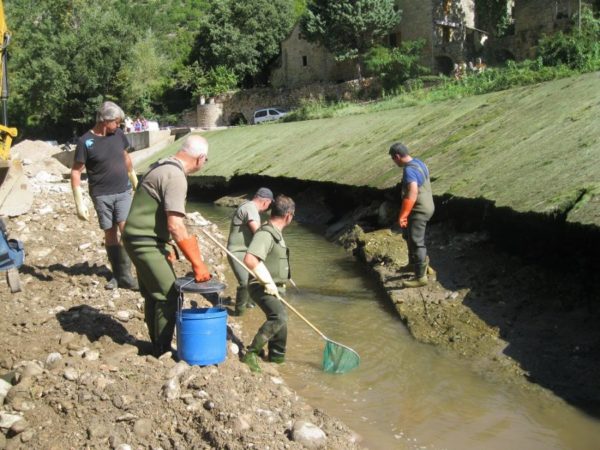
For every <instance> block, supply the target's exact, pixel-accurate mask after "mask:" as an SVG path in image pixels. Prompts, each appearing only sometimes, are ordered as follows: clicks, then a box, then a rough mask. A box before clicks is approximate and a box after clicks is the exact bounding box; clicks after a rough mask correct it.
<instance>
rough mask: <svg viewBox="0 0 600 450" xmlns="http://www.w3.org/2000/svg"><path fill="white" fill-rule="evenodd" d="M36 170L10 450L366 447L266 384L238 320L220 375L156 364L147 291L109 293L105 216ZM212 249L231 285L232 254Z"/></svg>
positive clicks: (40, 167)
mask: <svg viewBox="0 0 600 450" xmlns="http://www.w3.org/2000/svg"><path fill="white" fill-rule="evenodd" d="M27 145H30V146H31V149H32V150H33V149H34V148H35V147H36V145H33V144H31V143H29V144H27ZM39 145H41V143H40V144H39ZM39 145H38V147H39ZM45 150H47V151H48V152H49V153H51V151H50V150H49V149H47V148H45ZM36 152H38V153H39V149H38V150H36ZM46 156H47V155H46ZM26 168H27V169H28V172H29V173H30V174H31V175H35V178H32V179H31V183H32V188H33V189H34V192H35V200H34V204H33V208H32V209H31V211H30V212H29V213H27V214H24V215H22V216H19V217H16V218H13V219H10V220H9V221H8V228H9V231H10V234H11V235H12V237H15V238H18V239H21V240H22V241H24V244H25V249H26V255H27V256H26V264H25V265H24V266H23V267H22V268H21V270H20V280H21V283H22V286H23V291H22V292H20V293H16V294H10V293H9V289H8V285H7V284H6V282H5V281H4V277H2V280H3V281H2V282H1V283H0V292H1V294H0V297H1V298H2V301H1V302H0V316H1V318H0V349H1V350H0V376H1V379H0V429H1V431H2V433H0V449H2V448H6V449H57V450H58V449H61V450H63V449H81V448H90V449H93V448H114V449H120V450H126V449H132V448H135V449H149V448H152V449H165V450H166V449H191V448H194V449H212V448H220V449H248V448H255V449H267V448H270V449H301V448H331V449H352V448H358V444H357V443H356V441H357V440H358V437H357V436H356V435H355V434H354V433H353V432H352V431H351V430H349V429H348V428H347V427H346V426H345V425H344V424H343V423H341V422H340V421H338V420H336V419H335V418H331V417H329V416H328V415H327V414H325V413H324V412H323V411H320V410H315V409H313V408H311V407H310V406H309V405H307V404H306V403H305V402H304V401H303V400H302V399H301V398H299V397H298V396H297V395H296V394H295V393H294V392H293V391H292V390H291V389H290V388H289V387H288V386H287V385H286V383H285V381H284V380H283V379H282V378H281V377H280V376H279V373H278V372H277V370H276V368H275V367H274V366H273V365H271V364H267V363H264V364H263V367H264V371H263V373H262V374H259V375H257V374H252V373H251V372H250V371H249V370H248V368H247V367H246V366H245V365H244V364H242V363H241V362H240V361H239V359H238V355H237V353H238V351H239V347H238V346H237V345H236V344H235V342H240V341H239V340H241V341H246V340H249V339H250V338H251V336H245V335H244V332H243V330H241V328H240V326H239V324H238V323H237V321H236V319H235V318H232V317H229V319H228V323H229V326H230V331H231V336H230V337H231V338H232V340H228V342H227V359H226V361H225V362H224V363H222V364H219V365H218V366H207V367H199V366H192V367H190V366H188V365H187V364H185V363H183V362H180V363H177V362H176V361H175V360H174V359H173V358H171V357H169V355H166V356H163V357H161V358H159V359H156V358H154V357H152V356H149V355H147V354H146V351H147V348H148V345H147V333H146V329H145V324H144V321H143V311H142V308H143V301H142V299H141V297H140V295H139V293H136V292H131V291H125V290H117V291H107V290H105V289H104V284H105V282H106V277H107V275H108V273H109V272H108V269H107V267H106V254H105V251H104V248H103V238H102V233H101V231H100V230H99V228H98V225H97V223H96V221H95V216H94V217H93V219H92V221H91V222H81V221H79V220H78V219H77V217H76V216H75V214H74V207H73V201H72V195H71V193H70V188H69V184H68V182H67V181H66V180H64V179H63V177H62V174H63V173H64V170H62V169H61V168H60V166H57V165H55V161H53V160H52V159H47V158H46V157H39V158H38V157H36V158H33V159H31V160H29V161H28V162H27V166H26ZM208 227H209V229H210V230H211V231H212V233H214V234H218V230H216V229H215V227H214V226H212V225H208ZM201 246H202V248H203V252H204V258H205V260H207V261H208V265H209V267H210V268H211V269H212V270H216V271H217V273H218V276H219V277H221V278H222V277H223V271H224V270H225V269H226V262H225V260H224V258H223V255H221V254H220V253H211V249H212V247H213V246H211V245H202V242H201ZM176 270H177V272H178V274H179V275H184V274H185V273H186V271H187V270H189V264H188V263H186V262H185V261H180V262H178V263H177V266H176ZM230 294H231V292H230V291H227V292H226V293H225V296H227V295H230ZM196 300H199V299H196ZM225 300H226V298H225ZM204 305H205V306H207V305H209V304H208V302H206V301H205V300H204ZM2 400H3V401H2Z"/></svg>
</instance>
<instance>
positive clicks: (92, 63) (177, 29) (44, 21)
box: [5, 0, 205, 139]
mask: <svg viewBox="0 0 600 450" xmlns="http://www.w3.org/2000/svg"><path fill="white" fill-rule="evenodd" d="M204 5H205V1H204V0H161V1H158V0H132V1H129V2H122V1H120V0H104V1H102V2H97V1H94V0H39V1H25V0H7V1H5V13H6V16H7V21H8V25H9V28H10V30H11V32H12V43H11V45H10V47H9V55H10V59H9V62H8V78H9V81H10V87H11V92H10V98H9V120H10V122H11V124H14V125H17V126H18V127H19V131H20V133H19V134H20V136H36V137H47V138H51V137H52V138H57V139H65V138H69V137H71V136H72V135H73V134H77V133H79V132H81V131H82V129H84V128H85V127H88V126H89V125H90V122H93V118H94V110H95V109H96V107H97V106H98V104H99V103H100V102H101V101H102V100H105V99H110V100H114V101H116V102H117V103H119V104H120V105H121V106H122V107H123V109H124V110H125V111H126V112H128V113H129V114H135V113H142V114H146V115H153V114H157V113H159V112H161V111H160V108H159V104H160V97H161V96H162V95H164V92H165V90H167V89H169V87H170V86H172V85H173V82H172V78H173V73H176V72H177V71H178V70H181V68H182V67H183V66H184V63H185V61H186V60H187V58H188V57H189V53H190V50H191V48H192V44H193V42H194V39H195V36H196V34H197V31H198V18H199V16H200V14H201V9H202V8H203V7H204Z"/></svg>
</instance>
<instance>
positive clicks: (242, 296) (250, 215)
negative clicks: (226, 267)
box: [227, 187, 273, 316]
mask: <svg viewBox="0 0 600 450" xmlns="http://www.w3.org/2000/svg"><path fill="white" fill-rule="evenodd" d="M272 201H273V192H271V190H270V189H268V188H265V187H261V188H260V189H259V190H258V191H256V194H254V197H253V198H252V200H249V201H247V202H244V203H242V204H241V205H240V206H239V207H238V208H237V209H236V211H235V213H234V214H233V217H232V219H231V226H230V228H229V239H228V240H227V250H229V251H230V252H231V253H232V254H233V255H234V256H235V258H236V259H237V260H239V261H241V260H243V259H244V256H245V255H246V250H248V246H249V245H250V241H252V237H253V236H254V233H256V231H257V230H258V228H259V227H260V213H261V212H264V211H266V210H267V209H269V207H270V206H271V202H272ZM227 259H228V261H229V264H230V265H231V269H232V270H233V273H234V274H235V277H236V278H237V281H238V288H237V292H236V295H235V315H236V316H241V315H243V314H244V312H245V311H246V308H247V307H249V306H251V305H253V303H251V302H250V294H249V293H248V272H247V271H246V270H245V269H244V268H243V267H242V266H241V265H240V263H239V262H236V260H235V259H234V258H232V257H231V256H227Z"/></svg>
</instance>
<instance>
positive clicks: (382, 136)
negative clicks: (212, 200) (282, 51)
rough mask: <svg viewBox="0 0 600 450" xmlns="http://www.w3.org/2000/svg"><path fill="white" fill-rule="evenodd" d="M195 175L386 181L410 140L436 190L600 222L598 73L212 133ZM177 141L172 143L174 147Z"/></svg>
mask: <svg viewBox="0 0 600 450" xmlns="http://www.w3.org/2000/svg"><path fill="white" fill-rule="evenodd" d="M206 136H207V138H208V140H209V142H210V145H211V149H210V162H209V163H208V164H207V165H206V166H205V168H204V169H203V170H202V172H200V173H199V174H198V175H197V176H207V175H210V176H223V177H226V178H230V177H233V176H235V175H242V174H259V175H265V176H269V177H288V178H296V179H304V180H314V181H326V182H335V183H339V184H343V185H344V184H345V185H357V186H370V187H375V188H380V189H385V188H389V187H391V186H393V185H394V184H396V183H397V182H398V181H399V179H400V170H399V169H398V168H397V167H395V166H394V165H393V164H392V162H391V160H390V158H389V156H388V153H387V152H388V148H389V145H390V144H391V143H392V142H394V141H402V142H404V143H406V144H407V145H408V146H409V147H410V148H411V149H412V150H413V154H414V156H417V157H419V158H421V159H423V160H424V161H425V162H426V163H427V164H428V165H429V167H430V169H431V173H432V177H433V190H434V194H436V195H444V194H449V195H452V196H456V197H464V198H484V199H487V200H491V201H493V202H495V204H496V206H499V207H510V208H512V209H514V210H516V211H520V212H526V211H533V212H540V213H546V214H557V213H565V214H567V220H569V221H571V222H579V223H583V224H595V225H600V73H590V74H586V75H583V76H579V77H574V78H565V79H561V80H558V81H552V82H547V83H542V84H537V85H532V86H527V87H521V88H516V89H512V90H508V91H502V92H496V93H492V94H486V95H481V96H474V97H468V98H463V99H459V100H452V101H446V102H440V103H434V104H427V105H419V106H411V107H405V108H398V109H389V110H383V111H379V112H372V113H368V114H357V115H350V116H346V117H335V118H331V119H321V120H311V121H304V122H293V123H280V124H268V125H260V126H245V127H239V128H232V129H228V130H222V131H215V132H210V133H207V134H206ZM172 150H173V148H171V151H172Z"/></svg>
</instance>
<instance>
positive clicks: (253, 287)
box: [242, 195, 296, 372]
mask: <svg viewBox="0 0 600 450" xmlns="http://www.w3.org/2000/svg"><path fill="white" fill-rule="evenodd" d="M295 210H296V205H295V204H294V201H293V200H292V199H291V198H289V197H286V196H285V195H278V196H277V197H276V198H275V200H274V201H273V204H272V205H271V217H270V219H269V221H268V222H267V223H266V224H264V225H263V226H261V227H260V229H259V230H258V231H257V232H256V234H255V235H254V237H253V238H252V242H251V243H250V246H249V247H248V252H247V253H246V256H245V257H244V264H246V266H248V267H249V268H250V269H251V270H252V271H253V272H254V274H255V275H256V278H255V277H251V278H250V282H249V284H248V290H249V292H250V296H251V297H252V300H254V301H255V302H256V304H257V305H258V306H259V307H260V309H262V310H263V312H264V313H265V315H266V317H267V320H266V322H265V323H263V324H262V326H261V327H260V328H259V329H258V332H257V333H256V336H254V339H253V340H252V343H251V344H250V346H249V347H248V349H247V351H246V354H245V355H244V358H243V360H242V361H243V362H245V363H246V364H248V366H249V367H250V370H252V371H253V372H260V371H261V370H260V366H259V365H258V354H259V353H260V351H261V350H262V348H263V347H264V346H265V344H266V345H267V346H268V350H269V356H268V357H269V361H270V362H273V363H277V364H281V363H283V362H284V360H285V348H286V343H287V310H286V308H285V305H284V304H283V303H282V302H281V301H280V300H279V299H278V298H277V295H278V293H283V292H284V291H285V283H286V282H287V281H288V280H289V279H290V262H289V251H288V248H287V247H286V245H285V241H284V240H283V229H284V228H285V227H286V226H288V225H289V224H290V223H291V222H292V219H293V218H294V213H295Z"/></svg>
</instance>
